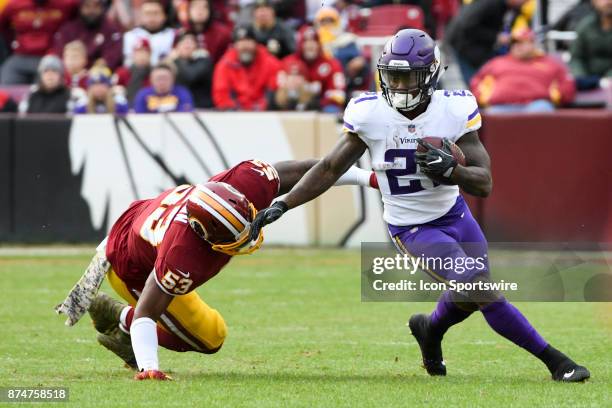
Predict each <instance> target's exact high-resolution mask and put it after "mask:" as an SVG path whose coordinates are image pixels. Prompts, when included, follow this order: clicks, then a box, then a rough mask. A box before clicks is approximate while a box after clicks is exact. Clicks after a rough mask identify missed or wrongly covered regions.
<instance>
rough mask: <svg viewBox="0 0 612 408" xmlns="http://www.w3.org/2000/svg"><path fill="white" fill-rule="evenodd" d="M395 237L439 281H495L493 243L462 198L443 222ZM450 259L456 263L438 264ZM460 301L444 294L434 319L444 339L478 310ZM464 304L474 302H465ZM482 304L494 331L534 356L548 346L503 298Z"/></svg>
mask: <svg viewBox="0 0 612 408" xmlns="http://www.w3.org/2000/svg"><path fill="white" fill-rule="evenodd" d="M389 234H390V235H391V238H392V240H393V243H394V244H395V246H396V247H397V249H398V251H400V253H403V254H408V255H409V256H412V257H414V256H416V257H421V258H422V259H428V260H430V261H432V262H429V263H427V264H426V267H425V268H423V269H424V270H425V272H426V273H428V274H429V275H431V276H432V277H433V278H434V279H436V280H438V281H441V282H444V281H450V280H456V281H458V282H472V281H475V280H479V279H485V280H487V279H488V278H489V276H490V272H489V263H488V253H487V251H488V245H487V240H486V238H485V237H484V234H483V233H482V230H481V229H480V226H479V225H478V223H477V222H476V220H475V219H474V217H473V216H472V213H471V212H470V209H469V208H468V206H467V205H466V203H465V200H464V199H463V197H462V196H458V197H457V202H456V203H455V205H454V206H453V207H452V208H451V209H450V210H449V211H448V212H447V213H446V214H445V215H443V216H442V217H440V218H438V219H436V220H433V221H431V222H428V223H425V224H421V225H409V226H394V225H389ZM449 258H450V259H454V260H456V262H453V263H449V262H444V263H443V262H439V263H436V261H435V260H436V259H445V260H448V259H449ZM468 258H471V259H477V258H480V259H481V260H482V261H481V263H480V264H478V263H477V262H470V263H469V265H468V263H467V262H465V260H466V259H468ZM462 259H463V260H462ZM455 299H457V294H456V293H452V292H450V291H446V292H444V293H443V294H442V296H441V297H440V299H439V301H438V304H437V305H436V308H435V310H434V311H433V313H432V314H431V316H430V322H431V327H432V330H433V331H434V332H435V333H436V334H438V335H439V336H443V335H444V333H446V331H447V330H448V329H449V328H450V327H451V326H453V325H455V324H457V323H460V322H462V321H463V320H465V319H466V318H467V317H469V316H470V315H471V314H472V312H473V310H475V309H476V308H466V307H460V306H458V304H457V303H456V302H455V301H454V300H455ZM462 299H466V301H468V302H469V300H468V299H467V298H465V297H462ZM462 303H463V300H462ZM478 303H479V305H480V311H481V312H482V314H483V316H484V318H485V319H486V321H487V323H488V324H489V326H491V328H492V329H493V330H495V331H496V332H497V333H498V334H500V335H501V336H503V337H505V338H507V339H508V340H510V341H512V342H513V343H515V344H516V345H518V346H520V347H522V348H524V349H526V350H527V351H529V352H530V353H532V354H534V355H537V354H539V353H540V352H542V350H544V348H545V347H546V346H547V343H546V341H545V340H544V339H543V338H542V337H541V336H540V334H539V333H538V332H537V331H536V329H535V328H534V327H533V326H532V325H531V324H530V323H529V321H527V319H526V318H525V316H523V314H522V313H521V312H520V311H519V310H518V309H517V308H516V307H514V306H513V305H512V304H511V303H509V302H508V301H507V300H506V299H505V298H504V297H503V296H500V297H498V298H497V300H496V301H495V302H492V303H488V304H483V303H481V302H480V301H479V302H478Z"/></svg>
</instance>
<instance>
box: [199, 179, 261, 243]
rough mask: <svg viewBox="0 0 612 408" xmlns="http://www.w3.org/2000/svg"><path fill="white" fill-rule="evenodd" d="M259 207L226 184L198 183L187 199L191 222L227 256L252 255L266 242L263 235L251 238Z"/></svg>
mask: <svg viewBox="0 0 612 408" xmlns="http://www.w3.org/2000/svg"><path fill="white" fill-rule="evenodd" d="M256 214H257V210H256V209H255V207H254V206H253V204H252V203H251V202H249V200H248V199H247V198H246V197H245V196H244V194H242V193H241V192H239V191H238V190H236V189H235V188H234V187H232V186H231V185H229V184H227V183H223V182H215V181H211V182H208V183H205V184H198V185H196V186H195V189H194V190H193V191H192V192H191V194H190V195H189V198H188V200H187V216H188V220H189V225H190V226H191V228H193V230H194V231H195V232H196V233H197V234H198V235H199V236H200V237H201V238H202V239H204V240H206V241H208V242H209V243H210V244H211V245H212V249H214V250H215V251H219V252H223V253H225V254H228V255H243V254H250V253H252V252H254V251H256V250H257V249H258V248H259V247H260V246H261V244H262V242H263V234H260V235H259V236H258V237H257V239H255V240H253V241H248V237H249V231H250V228H251V222H252V221H253V219H254V218H255V215H256Z"/></svg>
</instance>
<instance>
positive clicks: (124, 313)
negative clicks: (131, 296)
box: [119, 306, 132, 327]
mask: <svg viewBox="0 0 612 408" xmlns="http://www.w3.org/2000/svg"><path fill="white" fill-rule="evenodd" d="M130 309H132V306H126V307H124V308H123V310H122V311H121V315H120V316H119V323H121V324H122V325H123V326H124V327H127V322H126V321H125V319H127V315H128V313H129V312H130Z"/></svg>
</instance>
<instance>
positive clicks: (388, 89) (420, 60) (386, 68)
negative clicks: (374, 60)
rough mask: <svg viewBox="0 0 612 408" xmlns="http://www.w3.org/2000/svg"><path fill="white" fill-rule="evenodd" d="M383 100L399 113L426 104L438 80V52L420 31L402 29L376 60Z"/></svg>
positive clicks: (428, 37)
mask: <svg viewBox="0 0 612 408" xmlns="http://www.w3.org/2000/svg"><path fill="white" fill-rule="evenodd" d="M377 68H378V75H379V79H380V86H381V88H382V93H383V96H384V97H385V98H386V100H387V102H388V103H389V105H390V106H391V107H393V108H395V109H397V110H400V111H408V110H412V109H414V108H416V107H417V106H418V105H420V104H421V103H424V102H427V101H429V98H430V97H431V95H432V94H433V92H434V90H435V89H436V85H437V84H438V77H439V76H440V49H439V48H438V46H437V45H436V43H435V42H434V40H433V39H432V38H431V37H430V36H429V35H428V34H427V33H426V32H424V31H421V30H416V29H412V28H409V29H405V30H400V31H398V32H397V33H396V34H395V35H394V36H393V38H391V39H390V40H389V41H388V42H387V44H385V48H384V49H383V52H382V55H381V56H380V58H379V59H378V65H377Z"/></svg>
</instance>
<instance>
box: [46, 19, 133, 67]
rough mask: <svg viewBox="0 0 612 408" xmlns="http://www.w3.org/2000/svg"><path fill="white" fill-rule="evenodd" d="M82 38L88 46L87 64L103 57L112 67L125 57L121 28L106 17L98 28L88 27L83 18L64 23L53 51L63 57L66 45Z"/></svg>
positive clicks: (56, 34)
mask: <svg viewBox="0 0 612 408" xmlns="http://www.w3.org/2000/svg"><path fill="white" fill-rule="evenodd" d="M74 40H81V41H82V42H83V43H84V44H85V47H86V48H87V66H88V67H91V65H92V64H93V63H94V62H96V60H98V59H100V58H103V59H104V61H106V65H107V66H108V67H109V68H110V69H115V68H117V67H118V66H119V65H121V60H122V59H123V50H122V44H123V42H122V37H121V30H120V29H119V27H117V26H116V25H115V24H113V23H111V22H110V21H108V20H106V19H104V21H103V22H102V23H101V24H100V26H99V27H97V28H96V29H93V30H92V29H88V28H87V26H86V25H85V23H84V22H83V20H82V19H81V18H78V17H77V18H75V19H74V20H72V21H69V22H67V23H65V24H64V25H62V27H61V28H60V29H59V31H58V32H57V33H55V36H54V39H53V53H54V54H56V55H59V56H60V57H61V55H62V52H63V50H64V46H65V45H66V44H68V43H69V42H71V41H74Z"/></svg>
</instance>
